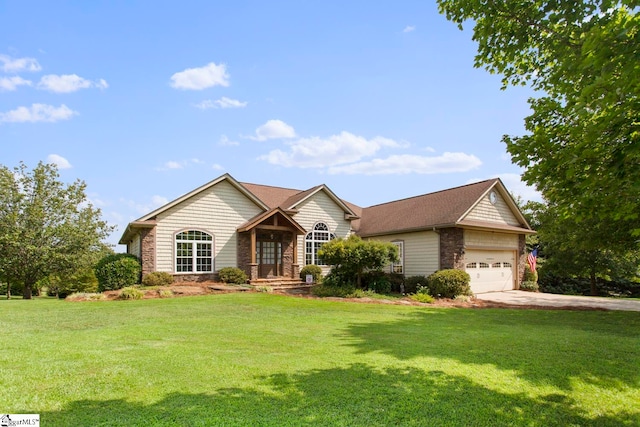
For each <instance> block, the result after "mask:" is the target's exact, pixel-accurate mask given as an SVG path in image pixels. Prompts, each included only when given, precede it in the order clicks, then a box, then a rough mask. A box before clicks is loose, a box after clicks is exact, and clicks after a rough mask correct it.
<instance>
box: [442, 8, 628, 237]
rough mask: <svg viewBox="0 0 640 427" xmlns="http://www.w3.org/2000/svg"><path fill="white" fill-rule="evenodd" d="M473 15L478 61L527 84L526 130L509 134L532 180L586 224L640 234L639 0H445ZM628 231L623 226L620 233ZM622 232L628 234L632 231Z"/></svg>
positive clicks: (452, 12)
mask: <svg viewBox="0 0 640 427" xmlns="http://www.w3.org/2000/svg"><path fill="white" fill-rule="evenodd" d="M438 4H439V8H440V11H441V12H442V13H444V14H445V16H446V17H447V19H449V20H451V21H453V22H455V23H457V24H458V25H459V27H460V28H462V24H463V23H464V22H466V21H472V22H473V23H474V25H475V26H474V30H473V31H474V32H473V39H474V40H475V41H476V42H477V43H478V53H477V55H476V57H475V65H476V66H477V67H484V68H486V69H487V70H488V71H489V72H491V73H498V74H501V75H502V76H503V80H502V81H503V87H506V86H509V85H529V86H530V87H532V88H533V89H534V90H536V91H538V93H539V94H540V96H539V97H537V98H532V99H530V100H529V104H530V106H531V110H532V114H531V115H529V116H528V117H527V118H526V119H525V127H526V129H527V131H528V134H527V135H524V136H504V138H503V141H504V142H505V143H506V145H507V150H508V151H509V153H510V154H511V157H512V160H513V162H514V163H516V164H518V165H519V166H521V167H523V168H525V172H524V174H523V178H524V180H525V181H526V182H527V183H528V184H530V185H534V186H536V187H537V188H538V190H540V191H541V192H542V194H543V195H544V197H545V199H546V200H547V201H549V203H550V204H551V205H553V206H554V211H557V213H558V214H559V215H561V216H562V217H565V218H568V217H573V218H575V220H576V221H577V223H578V224H581V225H580V226H581V227H586V226H587V225H589V226H590V225H592V224H596V223H598V224H599V223H602V222H613V223H616V224H617V228H620V229H623V230H626V232H627V233H628V234H631V235H632V236H633V237H635V239H634V240H633V241H632V242H633V243H634V244H635V245H638V243H639V241H638V236H640V97H639V95H640V31H639V30H640V17H639V16H638V5H639V4H640V2H638V1H637V0H622V1H609V0H584V1H574V0H538V1H529V0H506V1H484V0H438ZM617 235H618V236H620V233H618V234H617ZM622 237H623V239H624V240H626V241H629V239H628V238H627V237H625V236H622Z"/></svg>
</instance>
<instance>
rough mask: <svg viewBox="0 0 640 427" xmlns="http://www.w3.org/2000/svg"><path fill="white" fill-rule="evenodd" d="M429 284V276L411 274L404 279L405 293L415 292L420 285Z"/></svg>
mask: <svg viewBox="0 0 640 427" xmlns="http://www.w3.org/2000/svg"><path fill="white" fill-rule="evenodd" d="M426 285H427V276H409V277H407V278H406V279H404V293H405V294H415V293H416V292H418V287H419V286H426Z"/></svg>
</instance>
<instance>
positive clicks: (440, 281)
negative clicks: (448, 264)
mask: <svg viewBox="0 0 640 427" xmlns="http://www.w3.org/2000/svg"><path fill="white" fill-rule="evenodd" d="M470 282H471V276H469V273H467V272H466V271H462V270H453V269H452V270H440V271H436V272H435V273H433V274H432V275H430V276H429V277H427V287H428V288H429V293H430V294H431V295H433V296H438V297H440V298H455V297H456V296H458V295H472V292H471V287H470V286H469V283H470Z"/></svg>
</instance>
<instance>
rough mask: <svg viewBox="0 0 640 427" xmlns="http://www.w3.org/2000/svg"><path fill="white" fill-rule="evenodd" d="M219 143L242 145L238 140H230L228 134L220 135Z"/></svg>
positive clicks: (223, 144)
mask: <svg viewBox="0 0 640 427" xmlns="http://www.w3.org/2000/svg"><path fill="white" fill-rule="evenodd" d="M218 145H222V146H229V147H230V146H233V145H240V143H239V142H237V141H232V140H230V139H229V138H228V137H227V135H220V140H218Z"/></svg>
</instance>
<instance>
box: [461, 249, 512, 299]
mask: <svg viewBox="0 0 640 427" xmlns="http://www.w3.org/2000/svg"><path fill="white" fill-rule="evenodd" d="M464 258H465V262H466V264H465V270H466V272H467V273H469V276H471V290H472V291H473V293H474V294H479V293H483V292H498V291H507V290H510V289H513V283H514V281H513V278H514V276H515V265H516V263H515V253H514V252H513V251H484V250H468V251H467V252H466V253H465V256H464Z"/></svg>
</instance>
